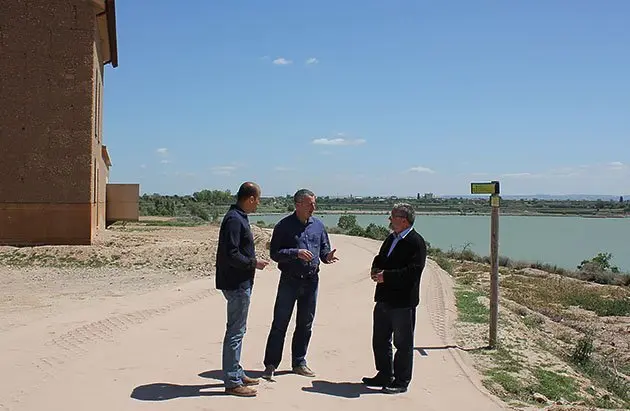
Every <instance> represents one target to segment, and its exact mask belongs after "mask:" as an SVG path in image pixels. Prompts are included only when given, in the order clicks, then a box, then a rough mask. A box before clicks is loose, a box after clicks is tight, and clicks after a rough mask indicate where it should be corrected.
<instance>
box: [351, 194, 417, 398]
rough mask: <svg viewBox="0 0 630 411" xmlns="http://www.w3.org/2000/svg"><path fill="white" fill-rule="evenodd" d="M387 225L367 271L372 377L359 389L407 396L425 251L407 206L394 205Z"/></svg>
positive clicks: (412, 213)
mask: <svg viewBox="0 0 630 411" xmlns="http://www.w3.org/2000/svg"><path fill="white" fill-rule="evenodd" d="M389 221H390V224H389V225H390V228H391V229H392V231H393V232H392V233H391V234H390V235H389V236H388V237H387V238H386V239H385V241H384V242H383V245H382V246H381V249H380V251H379V253H378V255H377V256H376V257H374V261H373V262H372V270H371V278H372V280H373V281H375V282H376V292H375V296H374V301H375V302H376V305H375V306H374V320H373V321H374V324H373V327H374V328H373V334H372V349H373V351H374V362H375V365H376V370H377V374H376V376H374V377H364V378H363V383H364V384H365V385H368V386H376V387H383V390H384V391H385V392H388V393H392V394H395V393H402V392H405V391H407V386H408V385H409V383H410V381H411V375H412V369H413V343H414V330H415V325H416V308H417V306H418V304H419V302H420V277H421V275H422V271H423V270H424V266H425V263H426V257H427V246H426V243H425V241H424V238H422V236H421V235H420V234H418V233H417V232H416V231H415V230H414V229H413V223H414V221H415V213H414V211H413V208H412V207H411V205H409V204H406V203H400V204H396V205H394V208H393V209H392V212H391V215H390V216H389ZM392 335H393V340H394V346H395V347H396V355H395V356H393V353H392Z"/></svg>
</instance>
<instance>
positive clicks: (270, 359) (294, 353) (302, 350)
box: [264, 274, 319, 368]
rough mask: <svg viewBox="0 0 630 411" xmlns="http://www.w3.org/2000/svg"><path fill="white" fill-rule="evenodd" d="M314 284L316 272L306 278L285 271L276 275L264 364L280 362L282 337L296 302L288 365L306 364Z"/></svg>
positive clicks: (277, 363) (315, 284)
mask: <svg viewBox="0 0 630 411" xmlns="http://www.w3.org/2000/svg"><path fill="white" fill-rule="evenodd" d="M318 284H319V277H318V276H311V277H309V278H297V277H291V276H290V275H287V274H282V275H281V276H280V281H279V283H278V294H277V295H276V303H275V305H274V308H273V322H272V324H271V330H270V331H269V337H268V338H267V347H266V349H265V359H264V364H265V367H266V366H269V365H271V366H273V367H275V368H278V366H279V365H280V361H281V359H282V348H283V346H284V339H285V336H286V333H287V328H288V326H289V321H291V315H292V314H293V307H294V306H295V304H296V302H297V315H296V323H295V331H294V332H293V341H292V344H291V357H292V360H291V365H292V367H297V366H300V365H306V351H307V349H308V343H309V341H310V340H311V333H312V331H311V330H312V327H313V320H314V319H315V306H316V303H317V287H318Z"/></svg>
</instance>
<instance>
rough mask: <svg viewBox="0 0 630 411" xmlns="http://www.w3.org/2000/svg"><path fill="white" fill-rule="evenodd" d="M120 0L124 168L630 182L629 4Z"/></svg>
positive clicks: (117, 140) (113, 90)
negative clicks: (177, 0) (182, 0)
mask: <svg viewBox="0 0 630 411" xmlns="http://www.w3.org/2000/svg"><path fill="white" fill-rule="evenodd" d="M181 3H182V4H181V5H176V2H173V1H172V0H153V1H151V2H145V1H133V2H132V1H118V2H117V10H116V12H117V24H118V49H119V62H120V65H119V67H117V68H116V69H112V68H111V67H110V66H108V67H107V69H106V72H105V105H104V133H105V144H106V145H107V146H108V149H109V151H110V154H111V156H112V161H113V167H112V169H111V175H110V182H137V183H140V185H141V192H143V193H145V192H148V193H153V192H159V193H162V194H187V193H192V192H194V191H198V190H201V189H204V188H208V189H222V190H223V189H230V190H232V191H236V189H237V188H238V185H239V184H240V183H241V182H243V181H245V180H253V181H256V182H258V183H259V184H261V186H262V189H263V195H283V194H289V193H290V194H292V193H293V192H294V191H295V190H296V189H298V188H301V187H307V188H311V189H312V190H314V191H315V192H316V193H317V194H318V195H348V194H353V195H400V196H406V195H415V194H416V193H418V192H420V193H424V192H433V193H436V194H445V195H447V194H468V191H469V187H470V185H469V184H470V182H471V181H487V180H491V179H499V180H500V181H501V184H502V191H503V193H504V194H536V193H544V194H570V193H583V194H628V193H630V148H628V146H630V52H629V50H630V24H628V16H630V1H627V0H607V1H602V2H597V1H590V0H589V1H587V0H555V1H548V0H528V1H496V0H494V1H489V0H475V1H470V0H457V1H456V0H453V1H435V0H434V1H421V0H414V1H411V0H409V1H402V0H400V1H396V0H388V1H376V0H367V1H366V0H362V1H358V0H344V1H339V0H337V1H331V0H323V1H317V2H306V1H295V0H291V1H289V0H285V1H275V0H268V1H215V0H212V1H206V0H187V1H185V2H181Z"/></svg>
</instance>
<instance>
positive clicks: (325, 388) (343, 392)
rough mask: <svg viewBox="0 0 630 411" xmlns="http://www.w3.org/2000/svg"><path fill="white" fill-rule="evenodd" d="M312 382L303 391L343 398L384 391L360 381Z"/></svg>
mask: <svg viewBox="0 0 630 411" xmlns="http://www.w3.org/2000/svg"><path fill="white" fill-rule="evenodd" d="M311 384H312V386H311V387H304V388H302V391H306V392H314V393H317V394H326V395H332V396H334V397H343V398H359V397H360V396H361V395H364V394H380V393H382V392H383V391H382V390H381V389H371V388H368V387H366V386H365V385H363V384H362V383H360V382H331V381H323V380H313V381H312V382H311Z"/></svg>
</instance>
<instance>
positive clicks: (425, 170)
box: [409, 166, 435, 174]
mask: <svg viewBox="0 0 630 411" xmlns="http://www.w3.org/2000/svg"><path fill="white" fill-rule="evenodd" d="M409 172H410V173H429V174H435V171H433V170H431V169H430V168H428V167H423V166H416V167H411V168H410V169H409Z"/></svg>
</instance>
